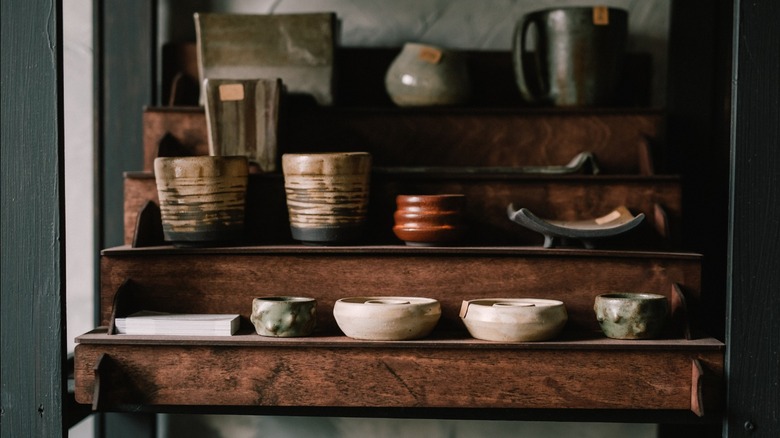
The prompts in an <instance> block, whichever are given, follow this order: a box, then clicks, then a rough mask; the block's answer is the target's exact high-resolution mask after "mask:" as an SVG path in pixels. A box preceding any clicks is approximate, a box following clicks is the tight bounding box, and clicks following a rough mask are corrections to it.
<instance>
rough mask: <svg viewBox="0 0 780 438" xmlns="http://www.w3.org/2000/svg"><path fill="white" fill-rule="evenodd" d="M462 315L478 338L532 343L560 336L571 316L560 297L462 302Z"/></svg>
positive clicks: (470, 331)
mask: <svg viewBox="0 0 780 438" xmlns="http://www.w3.org/2000/svg"><path fill="white" fill-rule="evenodd" d="M460 318H461V320H462V321H463V324H464V325H465V326H466V328H467V329H468V331H469V333H470V334H471V336H473V337H475V338H477V339H484V340H487V341H501V342H531V341H546V340H549V339H552V338H554V337H556V336H558V334H559V333H560V332H561V331H562V330H563V328H564V326H566V322H567V321H568V319H569V316H568V314H567V312H566V306H565V305H564V304H563V302H561V301H557V300H545V299H538V298H486V299H478V300H470V301H463V305H462V306H461V309H460Z"/></svg>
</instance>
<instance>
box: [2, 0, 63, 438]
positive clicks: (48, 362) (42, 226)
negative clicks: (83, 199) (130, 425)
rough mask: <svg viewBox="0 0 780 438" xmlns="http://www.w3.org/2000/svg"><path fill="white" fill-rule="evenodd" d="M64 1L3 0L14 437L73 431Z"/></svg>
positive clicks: (6, 351)
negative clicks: (68, 421) (66, 415)
mask: <svg viewBox="0 0 780 438" xmlns="http://www.w3.org/2000/svg"><path fill="white" fill-rule="evenodd" d="M60 6H61V5H60V2H59V1H57V0H3V1H2V2H1V3H0V8H1V9H0V11H1V12H0V48H1V50H2V63H1V64H0V71H1V72H2V73H1V75H0V102H1V104H0V116H2V128H1V130H0V169H1V172H0V219H1V220H0V254H2V260H1V262H0V316H1V317H0V346H1V347H2V350H0V403H2V409H1V411H0V436H2V437H9V438H11V437H14V438H15V437H57V436H64V435H65V433H66V432H67V430H66V429H65V427H64V425H63V406H64V394H65V388H66V385H65V378H64V373H63V370H64V368H65V365H64V363H65V354H64V352H65V342H64V339H65V338H64V337H65V304H64V303H65V299H64V297H65V295H64V289H65V286H64V285H65V275H64V266H65V263H64V248H65V246H64V245H65V242H64V233H65V227H64V223H63V222H64V218H63V216H64V212H65V209H64V199H65V198H64V194H63V159H62V157H63V136H62V132H63V129H62V128H63V127H62V66H61V62H60V61H61V59H62V31H61V30H62V21H61V20H62V14H61V7H60Z"/></svg>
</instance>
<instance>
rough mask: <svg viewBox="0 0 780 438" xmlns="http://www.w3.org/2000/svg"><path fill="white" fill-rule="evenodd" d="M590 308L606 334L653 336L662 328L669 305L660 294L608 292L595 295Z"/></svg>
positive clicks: (634, 337)
mask: <svg viewBox="0 0 780 438" xmlns="http://www.w3.org/2000/svg"><path fill="white" fill-rule="evenodd" d="M593 311H594V312H595V313H596V319H597V320H598V322H599V325H600V326H601V331H602V332H604V335H606V336H607V337H609V338H614V339H655V338H658V337H659V336H660V335H661V333H662V332H663V330H664V327H665V325H666V321H667V318H668V315H669V305H668V302H667V299H666V297H665V296H663V295H656V294H648V293H609V294H603V295H599V296H597V297H596V300H595V302H594V304H593Z"/></svg>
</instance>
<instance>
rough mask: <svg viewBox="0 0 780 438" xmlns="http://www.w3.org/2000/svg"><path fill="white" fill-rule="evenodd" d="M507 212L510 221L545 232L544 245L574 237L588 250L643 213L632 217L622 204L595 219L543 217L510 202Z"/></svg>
mask: <svg viewBox="0 0 780 438" xmlns="http://www.w3.org/2000/svg"><path fill="white" fill-rule="evenodd" d="M507 215H508V216H509V219H510V220H512V221H513V222H516V223H518V224H520V225H522V226H524V227H526V228H528V229H530V230H533V231H536V232H537V233H541V234H542V235H544V247H545V248H553V247H555V246H558V245H560V244H561V243H562V242H564V241H566V240H569V239H573V240H578V241H580V242H582V244H583V245H584V246H585V248H588V249H593V248H595V243H594V242H595V241H596V240H598V239H601V238H605V237H613V236H617V235H619V234H622V233H625V232H627V231H629V230H631V229H633V228H635V227H636V226H637V225H639V224H640V223H641V222H642V220H644V218H645V215H644V213H639V214H638V215H636V216H634V215H633V214H631V212H630V211H628V209H627V208H626V207H623V206H620V207H617V208H616V209H614V210H612V211H611V212H610V213H608V214H606V215H604V216H601V217H598V218H594V219H585V220H576V221H563V220H547V219H542V218H539V217H538V216H536V215H535V214H533V213H532V212H531V211H530V210H528V209H527V208H521V209H519V210H515V209H514V206H513V205H512V204H509V206H507Z"/></svg>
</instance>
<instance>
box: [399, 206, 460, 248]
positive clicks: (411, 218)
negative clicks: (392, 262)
mask: <svg viewBox="0 0 780 438" xmlns="http://www.w3.org/2000/svg"><path fill="white" fill-rule="evenodd" d="M396 204H397V205H398V209H397V210H396V211H395V213H394V214H393V218H394V220H395V225H394V226H393V232H394V233H395V235H396V236H397V237H398V238H399V239H401V240H403V241H404V242H405V243H406V244H407V245H410V246H440V245H451V244H453V243H456V242H457V241H458V239H460V238H461V237H462V236H463V233H464V232H465V231H466V223H465V220H464V219H463V209H464V208H465V204H466V196H465V195H461V194H444V195H399V196H397V197H396Z"/></svg>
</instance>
